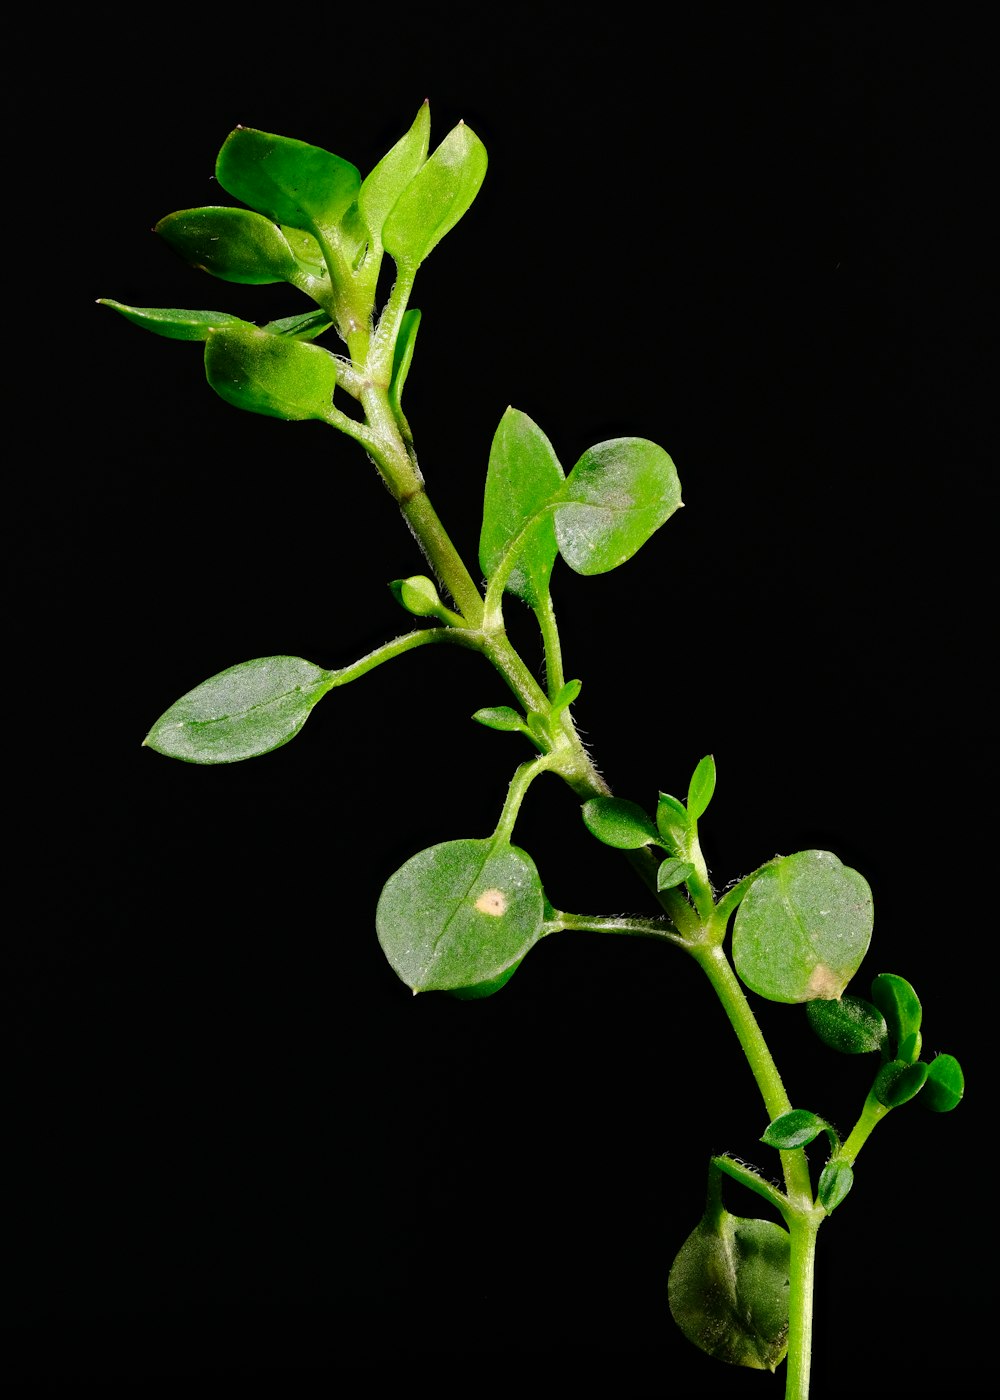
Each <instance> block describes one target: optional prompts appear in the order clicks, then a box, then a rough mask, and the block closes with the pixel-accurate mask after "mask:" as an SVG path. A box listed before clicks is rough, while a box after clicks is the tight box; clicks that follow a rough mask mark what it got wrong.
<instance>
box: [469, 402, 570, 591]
mask: <svg viewBox="0 0 1000 1400" xmlns="http://www.w3.org/2000/svg"><path fill="white" fill-rule="evenodd" d="M564 480H565V477H564V475H563V469H562V467H561V466H560V465H559V459H558V458H557V457H556V454H555V451H554V450H553V447H552V444H551V443H550V442H549V440H548V438H547V437H546V436H545V434H544V433H543V432H542V430H541V428H540V427H539V426H538V424H537V423H535V422H534V421H533V420H532V419H531V418H529V417H528V415H527V414H526V413H521V412H520V410H519V409H516V408H508V409H507V410H506V412H505V413H504V415H503V417H502V418H501V419H500V423H499V425H498V427H497V430H496V432H495V433H494V434H493V442H492V444H491V446H490V460H489V466H488V467H487V471H486V491H485V493H484V498H483V524H482V529H481V530H480V534H479V563H480V566H481V567H482V570H483V573H484V574H485V575H486V577H487V578H492V576H493V574H494V573H495V572H496V570H497V568H498V567H499V566H500V564H501V562H502V561H503V560H504V559H505V558H506V557H507V554H508V551H509V550H510V549H511V548H512V547H513V546H514V544H515V542H518V543H517V563H516V564H515V565H514V567H513V568H512V569H511V571H510V574H509V575H508V577H507V583H506V585H505V587H506V589H507V592H508V593H513V594H514V595H515V597H518V598H521V599H523V600H524V601H525V602H527V603H529V604H531V605H533V606H537V604H538V603H540V602H541V601H542V600H543V599H544V598H545V596H546V595H547V593H548V590H549V578H550V577H551V574H552V565H553V563H554V562H555V558H556V554H557V553H558V550H557V547H556V534H555V525H554V523H553V519H552V512H551V511H547V510H546V509H545V507H546V505H547V504H548V502H549V501H551V499H552V497H553V496H554V495H555V494H556V493H557V492H558V491H559V489H560V487H561V486H562V484H563V481H564ZM532 520H534V522H535V523H534V524H531V521H532ZM529 525H530V528H528V527H529Z"/></svg>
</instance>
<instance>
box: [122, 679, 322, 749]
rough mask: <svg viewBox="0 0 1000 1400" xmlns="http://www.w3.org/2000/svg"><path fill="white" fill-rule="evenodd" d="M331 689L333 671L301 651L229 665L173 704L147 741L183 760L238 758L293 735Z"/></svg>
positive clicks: (151, 745) (278, 743)
mask: <svg viewBox="0 0 1000 1400" xmlns="http://www.w3.org/2000/svg"><path fill="white" fill-rule="evenodd" d="M328 689H329V672H327V671H322V670H320V668H319V667H318V666H314V665H313V664H312V662H311V661H303V660H302V658H301V657H300V656H262V657H258V658H257V660H255V661H244V662H241V664H240V665H239V666H230V668H229V669H228V670H227V671H220V673H219V674H218V675H217V676H212V677H211V679H209V680H207V681H203V682H202V683H201V685H198V686H195V688H194V690H189V691H188V693H187V694H186V695H182V696H181V698H180V699H179V700H178V701H176V702H175V703H174V704H173V705H171V706H170V709H169V710H167V712H166V713H165V714H163V715H161V716H160V718H159V719H158V720H157V721H156V723H155V724H154V725H153V727H152V729H151V730H150V731H149V733H148V734H147V735H146V737H145V739H144V740H143V743H144V744H145V745H146V747H147V748H150V749H155V750H156V751H157V753H162V754H166V755H167V756H168V757H169V758H179V759H182V760H183V761H184V762H185V763H238V762H240V760H241V759H244V758H256V757H257V756H258V755H259V754H264V753H270V752H271V750H272V749H277V748H280V747H281V745H282V744H287V743H288V741H289V739H293V738H294V737H295V735H296V734H297V733H298V732H299V730H300V729H301V728H302V726H303V725H304V724H305V722H306V720H307V719H308V718H309V715H310V713H311V711H312V707H313V706H314V705H315V704H316V701H317V700H319V699H321V698H322V696H324V695H325V694H326V692H327V690H328Z"/></svg>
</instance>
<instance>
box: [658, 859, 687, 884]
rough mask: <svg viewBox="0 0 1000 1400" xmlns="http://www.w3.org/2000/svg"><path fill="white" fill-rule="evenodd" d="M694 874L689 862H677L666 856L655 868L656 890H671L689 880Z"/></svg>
mask: <svg viewBox="0 0 1000 1400" xmlns="http://www.w3.org/2000/svg"><path fill="white" fill-rule="evenodd" d="M693 874H694V866H693V865H692V864H691V862H690V861H689V860H677V859H676V858H675V857H673V856H668V857H667V859H666V860H663V861H661V862H660V864H659V865H658V866H657V867H656V888H657V889H658V890H672V889H675V888H676V887H677V886H678V885H682V884H683V883H684V881H685V880H689V879H690V878H691V876H692V875H693Z"/></svg>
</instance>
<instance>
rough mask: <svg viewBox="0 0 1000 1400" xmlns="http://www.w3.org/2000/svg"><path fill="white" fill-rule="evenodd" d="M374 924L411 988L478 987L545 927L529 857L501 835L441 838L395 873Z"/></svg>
mask: <svg viewBox="0 0 1000 1400" xmlns="http://www.w3.org/2000/svg"><path fill="white" fill-rule="evenodd" d="M375 924H376V927H377V929H378V936H379V941H380V943H381V944H382V948H383V950H384V952H385V955H386V957H387V958H388V959H389V962H390V964H391V965H392V968H393V970H394V971H395V973H396V974H397V976H398V977H400V978H401V979H402V981H404V982H405V983H406V985H407V986H408V987H411V988H412V989H413V991H414V992H427V991H455V990H456V989H462V988H477V987H480V988H481V987H482V986H483V984H484V983H492V982H495V981H497V979H498V978H500V977H502V976H503V975H504V974H505V973H507V972H508V971H510V970H511V969H512V968H513V967H514V965H515V964H516V963H518V962H520V960H521V959H522V958H523V957H524V955H525V953H527V952H528V950H529V948H531V947H533V945H534V944H535V943H537V942H538V940H539V939H540V938H541V937H542V936H543V934H544V933H545V914H544V896H543V894H542V884H541V880H540V879H539V877H538V871H537V870H536V869H535V865H534V862H533V861H532V859H531V857H530V856H528V855H527V854H525V852H524V851H522V850H520V849H518V847H516V846H510V845H508V844H507V843H506V842H504V841H494V840H492V839H489V840H483V841H446V842H444V843H443V844H442V845H440V846H432V847H430V849H429V850H426V851H421V852H420V853H419V854H418V855H415V856H413V858H412V859H411V860H408V861H407V862H406V864H405V865H404V866H402V868H401V869H399V870H397V871H396V873H395V875H393V876H392V877H391V879H390V880H389V881H388V883H387V884H386V886H385V888H384V889H383V891H382V895H381V898H380V899H379V902H378V908H377V910H376V913H375Z"/></svg>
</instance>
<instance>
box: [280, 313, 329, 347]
mask: <svg viewBox="0 0 1000 1400" xmlns="http://www.w3.org/2000/svg"><path fill="white" fill-rule="evenodd" d="M332 325H333V322H332V321H331V320H330V318H329V316H328V315H327V314H326V312H325V311H303V312H302V313H301V314H300V315H298V316H282V317H281V319H280V320H278V321H268V323H267V325H266V326H264V330H266V331H267V332H268V333H269V334H270V335H287V336H289V337H290V338H291V339H293V340H315V339H316V337H317V336H319V335H322V334H323V332H324V331H328V330H329V329H330V327H331V326H332Z"/></svg>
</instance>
